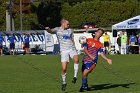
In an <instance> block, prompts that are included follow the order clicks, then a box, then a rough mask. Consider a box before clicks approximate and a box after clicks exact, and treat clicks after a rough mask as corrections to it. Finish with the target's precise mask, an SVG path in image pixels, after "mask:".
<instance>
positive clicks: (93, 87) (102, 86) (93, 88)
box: [64, 83, 135, 93]
mask: <svg viewBox="0 0 140 93" xmlns="http://www.w3.org/2000/svg"><path fill="white" fill-rule="evenodd" d="M133 84H135V83H128V84H111V83H108V84H99V85H91V86H90V87H89V88H90V91H96V90H105V89H111V88H117V87H123V88H129V86H130V85H133ZM75 92H76V93H77V92H79V90H78V89H77V90H71V91H67V92H66V91H65V92H64V93H75ZM85 92H86V91H85Z"/></svg>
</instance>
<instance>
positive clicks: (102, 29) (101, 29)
mask: <svg viewBox="0 0 140 93" xmlns="http://www.w3.org/2000/svg"><path fill="white" fill-rule="evenodd" d="M97 31H102V35H103V34H104V32H105V31H104V30H103V29H101V28H99V29H97Z"/></svg>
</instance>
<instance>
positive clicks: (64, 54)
mask: <svg viewBox="0 0 140 93" xmlns="http://www.w3.org/2000/svg"><path fill="white" fill-rule="evenodd" d="M75 55H78V53H77V51H76V50H72V49H70V50H65V51H61V62H69V57H71V58H72V59H73V57H74V56H75Z"/></svg>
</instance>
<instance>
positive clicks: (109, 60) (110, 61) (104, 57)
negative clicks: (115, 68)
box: [100, 52, 112, 64]
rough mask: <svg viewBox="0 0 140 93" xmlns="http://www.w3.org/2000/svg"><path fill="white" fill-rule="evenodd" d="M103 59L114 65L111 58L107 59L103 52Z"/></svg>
mask: <svg viewBox="0 0 140 93" xmlns="http://www.w3.org/2000/svg"><path fill="white" fill-rule="evenodd" d="M100 55H101V57H102V58H103V59H104V60H106V61H107V63H108V64H112V60H111V59H109V58H107V57H106V56H105V55H104V53H103V52H101V54H100Z"/></svg>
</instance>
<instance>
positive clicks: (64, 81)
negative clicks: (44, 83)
mask: <svg viewBox="0 0 140 93" xmlns="http://www.w3.org/2000/svg"><path fill="white" fill-rule="evenodd" d="M62 82H63V84H66V73H65V74H64V75H62Z"/></svg>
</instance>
